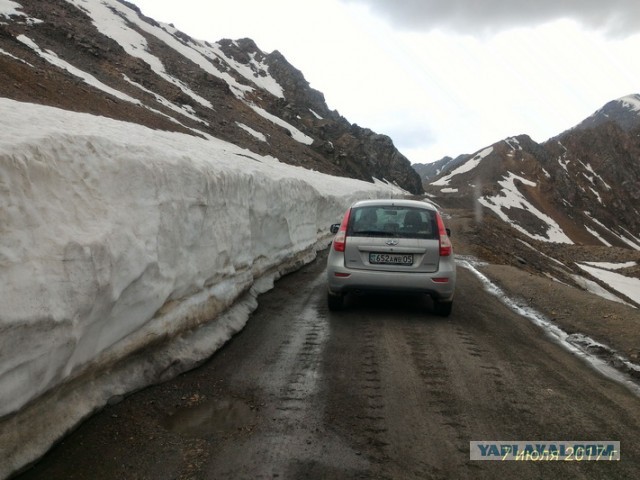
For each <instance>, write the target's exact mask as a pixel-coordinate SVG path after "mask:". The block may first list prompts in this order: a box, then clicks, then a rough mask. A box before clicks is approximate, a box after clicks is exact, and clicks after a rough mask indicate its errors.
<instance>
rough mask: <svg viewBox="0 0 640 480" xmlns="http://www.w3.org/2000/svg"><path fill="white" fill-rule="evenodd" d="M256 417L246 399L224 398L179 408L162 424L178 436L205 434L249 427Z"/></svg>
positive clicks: (200, 435) (202, 435)
mask: <svg viewBox="0 0 640 480" xmlns="http://www.w3.org/2000/svg"><path fill="white" fill-rule="evenodd" d="M256 418H257V412H256V410H255V409H254V408H252V407H251V406H249V405H248V404H246V403H245V402H243V401H241V400H237V399H228V398H225V399H215V400H211V401H208V402H205V403H203V404H200V405H195V406H190V407H184V408H181V409H178V410H177V411H176V412H175V413H174V414H172V415H169V416H167V417H166V418H165V419H164V421H163V426H164V427H165V428H166V429H167V430H169V431H171V432H174V433H178V434H180V435H187V436H194V437H205V436H212V435H224V434H226V433H231V432H234V431H237V430H240V429H243V428H246V427H249V426H250V425H252V424H254V423H255V421H256Z"/></svg>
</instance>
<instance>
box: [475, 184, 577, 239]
mask: <svg viewBox="0 0 640 480" xmlns="http://www.w3.org/2000/svg"><path fill="white" fill-rule="evenodd" d="M516 180H519V181H520V182H522V183H524V184H525V185H528V186H530V187H535V186H536V184H535V182H532V181H530V180H527V179H526V178H523V177H520V176H518V175H516V174H514V173H512V172H509V176H508V177H507V178H505V179H503V180H501V181H499V182H498V184H499V185H500V186H501V187H502V191H501V192H500V194H498V195H496V196H494V197H483V198H479V199H478V202H479V203H480V204H482V205H484V206H485V207H487V208H489V209H490V210H492V211H493V212H495V214H496V215H498V217H500V218H501V219H502V220H503V221H505V222H507V223H509V224H511V226H512V227H514V228H515V229H516V230H518V231H520V232H522V233H524V234H525V235H527V236H529V237H531V238H533V239H534V240H541V241H543V242H557V243H570V244H572V243H573V242H572V241H571V239H570V238H569V237H567V235H565V233H564V232H563V231H562V229H561V228H560V225H558V224H557V223H556V222H555V220H554V219H553V218H551V217H550V216H548V215H546V214H544V213H543V212H541V211H540V210H538V209H537V208H536V207H534V206H533V205H532V204H531V203H530V202H529V201H528V200H527V199H526V198H525V197H524V195H522V193H520V191H519V190H518V187H516V185H515V181H516ZM510 208H518V209H523V210H526V211H528V212H529V213H532V214H533V215H535V216H536V217H538V218H539V219H540V220H542V221H543V222H544V223H546V224H547V226H548V228H547V232H546V235H547V236H546V237H545V236H542V235H537V234H533V233H530V232H528V231H527V230H525V229H524V228H523V227H521V226H520V225H518V224H517V223H515V222H514V221H512V220H511V219H510V218H509V215H508V214H507V213H505V212H506V211H508V210H509V209H510Z"/></svg>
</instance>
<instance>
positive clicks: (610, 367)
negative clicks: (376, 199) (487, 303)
mask: <svg viewBox="0 0 640 480" xmlns="http://www.w3.org/2000/svg"><path fill="white" fill-rule="evenodd" d="M456 261H457V263H458V264H459V265H460V266H462V267H464V268H466V269H468V270H469V271H471V272H472V273H473V274H474V275H475V276H476V277H478V279H479V280H480V281H481V282H482V284H483V285H484V288H485V290H486V291H487V292H489V293H490V294H492V295H494V296H495V297H497V298H498V299H499V300H500V301H501V302H502V303H503V304H504V305H506V306H507V307H508V308H510V309H511V310H513V311H514V312H516V313H517V314H518V315H521V316H523V317H525V318H528V319H529V320H531V321H532V322H533V323H534V324H536V325H538V326H539V327H541V328H542V329H543V330H544V331H545V332H547V334H548V335H549V336H550V337H551V338H552V339H553V340H555V341H557V342H558V343H559V344H560V345H562V346H563V347H564V348H566V349H567V350H568V351H570V352H571V353H573V354H574V355H577V356H578V357H580V358H582V359H583V360H584V361H586V362H587V363H588V364H589V365H591V367H593V368H594V369H595V370H597V371H598V372H600V373H601V374H603V375H604V376H606V377H608V378H611V379H613V380H615V381H617V382H619V383H621V384H622V385H625V386H626V387H627V388H629V390H631V391H632V392H634V393H635V394H636V395H640V385H638V384H637V383H636V382H635V381H634V380H633V378H632V376H631V375H634V376H638V375H639V374H640V365H636V364H635V363H632V362H630V361H629V360H627V359H626V358H624V357H622V356H621V355H620V354H618V353H617V352H616V351H615V350H613V349H612V348H610V347H608V346H606V345H604V344H601V343H598V342H596V341H595V340H593V339H591V338H590V337H588V336H586V335H583V334H571V335H569V334H567V332H565V331H564V330H562V329H561V328H560V327H558V326H557V325H556V324H554V323H553V322H552V321H551V320H549V319H548V318H547V317H546V316H545V315H543V314H542V313H540V312H538V311H537V310H535V309H533V308H531V307H529V306H527V305H522V304H520V303H518V302H517V301H515V300H513V299H511V298H509V297H508V296H507V295H506V293H505V292H504V291H503V290H502V289H501V288H500V287H498V286H497V285H496V284H495V283H493V282H492V281H491V280H490V279H489V278H487V277H486V276H485V275H484V274H483V273H482V272H480V271H479V270H478V269H477V268H476V266H478V265H480V263H478V262H476V261H475V260H474V259H473V258H471V257H464V258H461V257H456Z"/></svg>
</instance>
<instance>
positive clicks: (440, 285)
mask: <svg viewBox="0 0 640 480" xmlns="http://www.w3.org/2000/svg"><path fill="white" fill-rule="evenodd" d="M332 253H334V252H332ZM434 279H438V280H439V281H435V280H434ZM444 280H446V281H444ZM327 282H328V288H329V293H330V294H333V295H343V294H346V293H351V292H362V293H366V292H374V293H375V292H390V293H424V294H428V295H430V296H432V297H433V298H435V299H437V300H439V301H443V302H449V301H452V300H453V295H454V291H455V284H456V266H455V260H454V259H453V256H451V257H447V258H443V259H442V260H441V261H440V269H439V270H438V271H437V272H432V273H408V272H407V273H405V272H381V271H375V270H356V269H349V268H345V267H344V261H343V256H342V255H340V254H335V255H333V254H330V255H329V261H328V264H327Z"/></svg>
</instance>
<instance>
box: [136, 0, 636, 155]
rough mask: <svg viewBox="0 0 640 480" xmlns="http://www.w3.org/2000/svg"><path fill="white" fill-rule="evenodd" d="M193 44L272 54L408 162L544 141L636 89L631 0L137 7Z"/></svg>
mask: <svg viewBox="0 0 640 480" xmlns="http://www.w3.org/2000/svg"><path fill="white" fill-rule="evenodd" d="M132 1H133V3H135V4H136V5H138V6H139V7H140V8H141V10H142V11H143V12H144V13H145V14H147V15H149V16H150V17H153V18H155V19H156V20H159V21H162V22H166V23H173V24H174V25H175V26H176V27H177V28H179V29H181V30H183V31H184V32H186V33H188V34H190V35H191V36H192V37H194V38H198V39H201V40H209V41H216V40H220V39H222V38H232V39H238V38H243V37H249V38H252V39H253V40H255V42H256V43H257V44H258V47H259V48H260V49H262V50H263V51H265V52H271V51H273V50H279V51H280V52H281V53H282V54H283V55H284V56H285V57H286V58H287V59H288V60H289V62H290V63H292V64H293V65H294V66H295V67H296V68H298V69H300V70H301V71H302V73H303V74H304V76H305V78H306V79H307V80H308V81H309V82H310V84H311V86H312V87H313V88H315V89H317V90H320V91H321V92H322V93H324V95H325V98H326V100H327V103H328V105H329V108H331V109H335V110H338V111H339V112H340V113H341V114H342V115H343V116H344V117H346V118H347V120H349V121H350V122H352V123H357V124H358V125H360V126H362V127H368V128H371V129H372V130H374V131H376V132H378V133H384V134H386V135H389V136H390V137H391V138H392V139H393V141H394V143H395V144H396V146H397V147H398V149H399V150H400V151H401V152H402V153H403V154H404V155H406V156H407V157H408V158H409V160H411V161H412V162H413V163H426V162H431V161H435V160H438V159H440V158H442V157H443V156H445V155H449V156H452V157H455V156H457V155H459V154H462V153H474V152H475V151H477V150H480V149H481V148H483V147H485V146H487V145H490V144H492V143H494V142H496V141H498V140H501V139H503V138H506V137H508V136H512V135H519V134H523V133H526V134H528V135H530V136H531V137H532V138H533V139H534V140H536V141H538V142H542V141H545V140H547V139H548V138H550V137H552V136H554V135H557V134H559V133H561V132H562V131H564V130H566V129H568V128H570V127H572V126H574V125H576V124H577V123H579V122H580V121H582V120H583V119H584V118H586V117H587V116H589V115H590V114H591V113H593V112H594V111H595V110H597V109H598V108H600V107H601V106H602V105H604V104H605V103H606V102H608V101H609V100H613V99H616V98H619V97H622V96H625V95H628V94H631V93H640V2H639V1H638V0H607V1H604V0H564V1H558V0H536V1H535V2H534V1H531V0H482V1H478V0H269V1H268V2H267V1H265V0H232V1H229V0H213V1H211V0H180V1H175V0H132Z"/></svg>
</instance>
